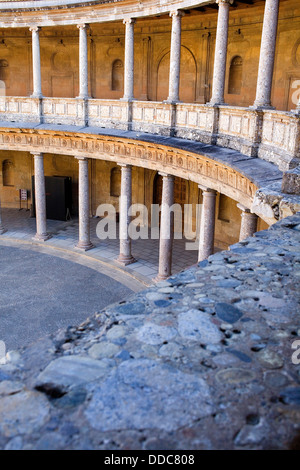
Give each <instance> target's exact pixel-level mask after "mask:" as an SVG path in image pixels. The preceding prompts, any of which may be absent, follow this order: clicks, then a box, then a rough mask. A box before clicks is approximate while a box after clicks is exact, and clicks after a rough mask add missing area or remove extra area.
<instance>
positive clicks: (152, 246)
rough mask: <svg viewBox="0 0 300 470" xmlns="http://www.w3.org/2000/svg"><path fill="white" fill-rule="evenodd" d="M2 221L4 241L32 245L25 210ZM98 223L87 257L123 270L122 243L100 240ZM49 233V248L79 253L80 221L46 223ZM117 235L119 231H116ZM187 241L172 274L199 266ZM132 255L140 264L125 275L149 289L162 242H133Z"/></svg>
mask: <svg viewBox="0 0 300 470" xmlns="http://www.w3.org/2000/svg"><path fill="white" fill-rule="evenodd" d="M2 221H3V225H4V226H5V229H6V230H7V232H6V233H5V234H4V235H3V236H1V239H5V238H12V239H16V240H23V241H32V237H33V236H34V235H35V232H36V225H35V219H34V218H30V214H29V212H26V211H25V210H22V211H18V210H15V209H2ZM98 222H99V219H96V218H93V219H91V241H92V243H93V245H94V246H95V248H94V249H93V250H91V251H88V252H86V253H85V254H86V256H88V257H91V258H93V259H102V260H104V261H107V262H108V263H110V264H115V265H116V266H118V267H120V265H119V264H118V263H116V262H115V259H116V258H117V257H118V255H119V240H118V239H117V240H99V238H98V237H97V235H96V227H97V224H98ZM47 227H48V231H49V232H50V233H52V234H53V238H51V239H50V240H48V241H47V242H45V245H46V246H50V247H56V248H63V249H67V250H71V251H74V252H75V251H76V252H78V251H79V250H77V249H76V248H75V244H76V243H77V241H78V220H77V219H74V220H73V221H69V222H62V221H57V220H48V221H47ZM117 233H118V230H117ZM185 243H186V240H184V239H183V240H174V249H173V266H172V269H173V273H177V272H179V271H181V270H182V269H184V268H187V267H188V266H191V265H193V264H195V263H197V257H198V252H197V250H186V249H185ZM132 252H133V255H134V257H135V258H136V259H137V262H136V263H134V264H131V265H130V266H129V267H126V268H124V271H126V272H129V273H133V274H135V275H137V276H138V277H140V279H141V280H145V282H147V284H148V285H149V284H150V283H151V281H152V279H153V278H155V277H156V275H157V270H158V257H159V240H151V239H149V240H136V241H133V242H132Z"/></svg>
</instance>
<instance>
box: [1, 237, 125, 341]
mask: <svg viewBox="0 0 300 470" xmlns="http://www.w3.org/2000/svg"><path fill="white" fill-rule="evenodd" d="M0 258H1V270H0V285H1V289H0V339H1V340H2V341H4V342H5V344H6V348H7V350H12V349H15V348H20V347H22V346H25V345H28V344H30V343H31V342H34V341H36V340H37V339H39V338H40V337H42V336H44V335H47V334H50V333H53V332H55V331H57V330H58V329H59V328H64V327H67V326H68V325H78V324H80V323H81V322H83V321H84V320H85V319H86V318H87V317H89V316H91V315H93V314H94V313H95V312H97V311H100V310H101V309H102V308H104V307H105V306H106V305H108V304H111V303H114V302H118V301H120V300H122V299H124V298H126V297H127V296H128V295H129V294H130V293H131V292H132V291H131V290H130V289H129V288H127V287H125V286H124V285H122V284H121V283H120V282H118V281H116V280H115V279H113V278H111V277H109V276H107V275H105V274H102V273H100V272H97V271H95V270H94V269H90V268H88V267H86V266H82V265H79V264H77V263H74V262H71V261H68V260H65V259H62V258H60V257H56V256H51V255H49V254H44V253H38V252H35V251H32V250H28V249H27V250H26V249H22V248H15V247H8V246H0Z"/></svg>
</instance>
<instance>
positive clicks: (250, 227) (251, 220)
mask: <svg viewBox="0 0 300 470" xmlns="http://www.w3.org/2000/svg"><path fill="white" fill-rule="evenodd" d="M237 207H238V208H239V209H241V211H242V214H241V216H242V221H241V229H240V238H239V241H240V242H241V241H242V240H245V238H249V237H253V235H254V234H255V233H256V232H257V221H258V217H257V215H256V214H252V212H251V211H250V209H247V207H245V206H243V205H242V204H237Z"/></svg>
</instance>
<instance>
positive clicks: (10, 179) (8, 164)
mask: <svg viewBox="0 0 300 470" xmlns="http://www.w3.org/2000/svg"><path fill="white" fill-rule="evenodd" d="M14 179H15V175H14V164H13V162H12V161H11V160H4V161H3V162H2V184H3V186H10V187H12V186H14Z"/></svg>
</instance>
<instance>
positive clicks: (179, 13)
mask: <svg viewBox="0 0 300 470" xmlns="http://www.w3.org/2000/svg"><path fill="white" fill-rule="evenodd" d="M184 15H185V13H184V11H182V10H172V11H170V13H169V16H171V17H172V18H173V17H174V16H179V17H182V16H184Z"/></svg>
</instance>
